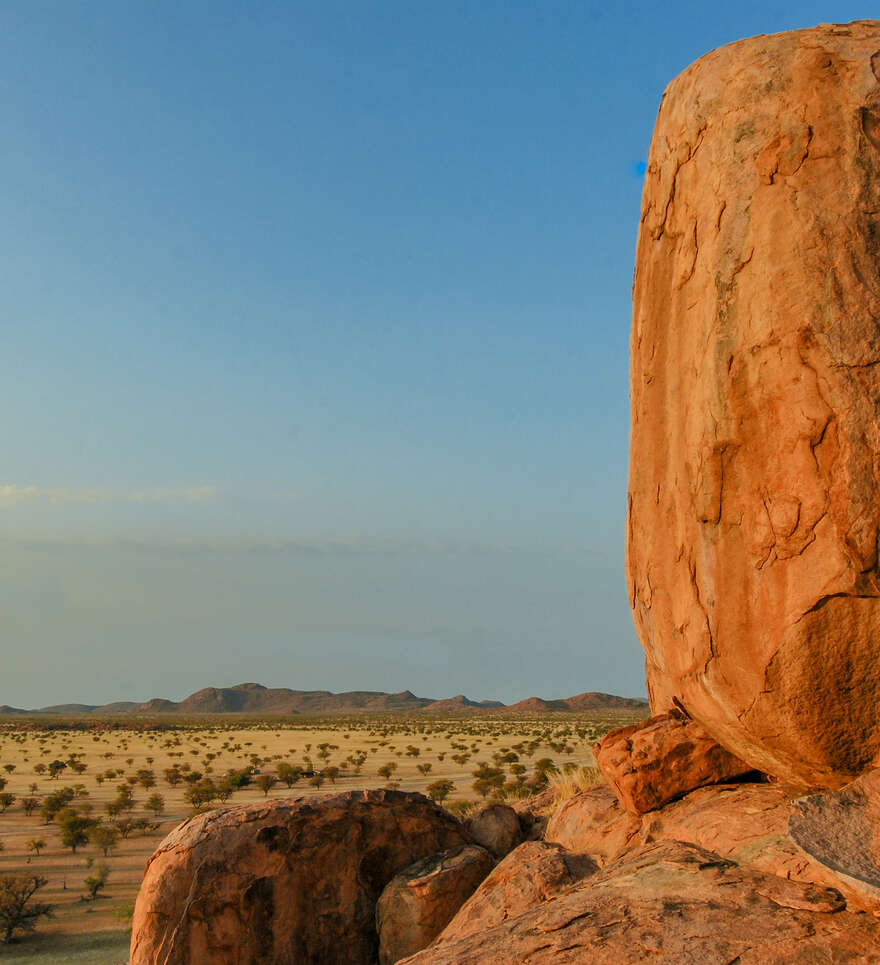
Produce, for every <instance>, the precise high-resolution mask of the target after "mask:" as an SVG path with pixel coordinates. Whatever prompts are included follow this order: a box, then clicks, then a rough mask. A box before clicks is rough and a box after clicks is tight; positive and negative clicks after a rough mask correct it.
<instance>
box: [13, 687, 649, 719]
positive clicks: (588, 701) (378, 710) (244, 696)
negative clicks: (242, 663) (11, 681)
mask: <svg viewBox="0 0 880 965" xmlns="http://www.w3.org/2000/svg"><path fill="white" fill-rule="evenodd" d="M493 711H495V712H502V711H503V712H505V713H540V714H544V713H553V712H562V713H574V712H577V713H585V712H596V713H614V712H630V713H640V712H645V713H647V711H648V702H647V701H646V700H641V699H639V698H635V697H618V696H615V695H614V694H603V693H594V692H591V693H583V694H576V695H575V696H573V697H568V698H566V699H565V700H544V699H542V698H541V697H528V698H526V699H525V700H521V701H519V702H517V703H515V704H510V705H508V704H504V703H502V702H501V701H500V700H471V699H470V698H468V697H465V695H464V694H457V695H456V696H455V697H446V698H442V699H439V700H435V699H433V698H430V697H417V696H416V695H415V694H414V693H412V692H411V691H409V690H403V691H401V692H400V693H396V694H389V693H384V692H383V691H374V690H351V691H347V692H345V693H339V694H336V693H333V692H332V691H329V690H291V689H289V688H287V687H265V686H263V685H262V684H258V683H243V684H236V686H234V687H205V688H203V689H202V690H197V691H196V692H195V693H193V694H190V695H189V696H188V697H185V698H184V699H183V700H180V701H174V700H167V699H166V698H163V697H154V698H152V699H150V700H147V701H144V702H143V703H138V702H137V701H115V702H113V703H109V704H76V703H71V704H53V705H51V706H49V707H39V708H36V709H32V710H27V709H24V708H21V707H12V706H9V705H8V704H4V705H2V706H0V714H6V715H15V714H59V715H64V714H68V715H71V714H77V715H79V714H94V715H102V716H107V715H144V714H185V715H189V714H272V715H275V714H277V715H288V714H316V715H318V714H358V713H364V714H369V713H373V714H394V713H414V712H425V713H438V714H446V713H480V712H482V713H490V712H493Z"/></svg>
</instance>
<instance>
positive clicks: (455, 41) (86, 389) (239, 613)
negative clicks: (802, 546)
mask: <svg viewBox="0 0 880 965" xmlns="http://www.w3.org/2000/svg"><path fill="white" fill-rule="evenodd" d="M869 15H870V11H868V10H866V9H865V7H864V5H858V4H849V3H837V4H831V5H829V4H824V5H820V4H817V3H810V2H806V3H800V4H798V5H791V4H782V3H780V4H775V5H774V4H772V3H771V4H767V3H752V2H746V3H739V4H733V5H727V6H723V5H710V4H704V3H699V4H697V3H680V4H677V5H673V6H672V7H671V8H669V7H667V8H665V9H663V10H661V9H660V7H659V6H658V5H657V4H654V3H637V4H632V5H629V6H626V7H622V6H621V7H620V8H619V9H618V8H615V7H613V6H612V5H606V4H598V3H595V4H591V3H544V2H542V3H519V2H507V3H493V2H480V3H476V2H471V3H455V2H444V3H412V2H384V3H367V2H352V0H348V2H345V3H334V2H322V3H309V4H306V3H279V4H270V3H253V4H247V5H244V4H233V3H227V2H221V0H212V2H210V3H197V2H189V3H174V4H172V3H165V2H151V3H149V4H147V3H128V4H118V3H102V2H97V0H90V2H87V3H77V2H72V0H71V2H65V3H58V2H53V3H40V2H37V0H27V2H12V3H7V4H4V5H3V8H2V10H0V105H2V116H3V117H4V120H5V126H6V137H5V138H4V151H3V154H2V157H0V237H2V244H0V258H2V277H3V284H2V286H0V325H2V335H3V338H2V345H3V351H2V353H0V393H2V395H0V399H2V402H3V403H4V409H5V418H4V419H3V420H2V421H0V447H2V451H3V453H4V456H5V458H4V470H3V474H2V477H0V574H2V578H0V621H2V625H3V638H4V642H5V648H4V650H5V652H4V668H3V676H2V680H3V688H2V692H0V703H3V702H7V703H11V704H16V705H19V706H37V705H41V704H46V703H50V702H54V701H60V700H84V701H93V702H98V701H104V700H110V699H139V698H147V697H150V696H154V695H162V696H168V697H174V698H179V697H182V696H184V695H185V694H186V693H188V692H189V691H191V690H193V689H196V688H197V687H201V686H204V685H208V684H215V685H225V684H233V683H237V682H240V681H242V680H248V679H255V680H259V681H261V682H263V683H266V684H268V685H275V686H290V687H298V688H328V689H332V690H343V689H354V688H374V689H382V690H400V689H403V688H411V689H413V690H414V691H416V692H417V693H421V694H426V695H436V696H444V695H448V694H452V693H457V692H460V691H464V692H466V693H468V694H469V695H472V696H478V697H499V698H501V699H504V700H515V699H518V698H520V697H523V696H527V695H529V694H532V693H539V694H541V695H544V696H548V697H557V696H567V695H570V694H573V693H576V692H579V691H582V690H608V691H613V692H616V693H624V694H635V695H638V694H642V693H644V682H643V675H642V673H643V667H642V655H641V650H640V648H639V646H638V642H637V640H636V637H635V633H634V630H633V627H632V622H631V619H630V615H629V608H628V605H627V601H626V595H625V587H624V578H623V526H624V508H625V497H626V463H627V433H628V399H627V340H628V333H629V322H630V291H631V283H632V270H633V252H634V247H635V236H636V230H637V224H638V211H639V199H640V193H641V175H640V168H639V165H640V163H641V162H643V161H644V160H645V158H646V156H647V151H648V144H649V141H650V136H651V130H652V127H653V124H654V119H655V116H656V111H657V107H658V105H659V101H660V96H661V94H662V90H663V88H664V86H665V85H666V83H668V81H669V80H671V79H672V77H674V76H675V75H676V74H677V73H678V72H679V71H680V70H682V69H683V68H684V67H686V66H687V64H688V63H690V62H691V61H692V60H694V59H696V58H697V57H698V56H700V55H701V54H702V53H704V52H706V51H707V50H709V49H711V48H713V47H716V46H719V45H720V44H723V43H727V42H730V41H733V40H736V39H739V38H741V37H745V36H750V35H752V34H756V33H762V32H765V33H766V32H774V31H778V30H786V29H793V28H797V27H806V26H812V25H814V24H816V23H819V22H827V21H832V20H833V21H844V20H851V19H857V18H859V17H865V16H869Z"/></svg>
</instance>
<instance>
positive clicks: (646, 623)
mask: <svg viewBox="0 0 880 965" xmlns="http://www.w3.org/2000/svg"><path fill="white" fill-rule="evenodd" d="M878 52H880V23H878V22H877V21H860V22H856V23H853V24H849V25H842V26H840V25H838V26H834V25H830V26H829V25H826V26H822V27H817V28H816V29H813V30H799V31H794V32H791V33H785V34H776V35H773V36H760V37H754V38H752V39H750V40H743V41H740V42H738V43H735V44H731V45H729V46H726V47H722V48H720V49H718V50H714V51H712V52H711V53H709V54H707V55H706V56H705V57H702V58H701V59H700V60H698V61H697V62H696V63H695V64H693V65H692V66H690V67H689V68H688V69H687V70H685V71H684V73H682V74H681V75H680V76H679V77H677V78H676V79H675V80H674V81H673V82H672V83H671V84H670V85H669V87H668V88H667V90H666V93H665V95H664V98H663V102H662V104H661V106H660V112H659V116H658V119H657V125H656V128H655V131H654V137H653V141H652V144H651V150H650V155H649V160H648V170H647V175H646V178H645V187H644V194H643V201H642V213H641V226H640V231H639V240H638V249H637V255H636V271H635V280H634V315H633V329H632V341H631V399H632V407H631V408H632V436H631V446H630V479H629V508H628V522H627V555H628V559H627V574H628V582H629V591H630V596H631V601H632V605H633V610H634V616H635V621H636V626H637V628H638V633H639V637H640V639H641V642H642V645H643V646H644V648H645V652H646V656H647V675H648V689H649V694H650V697H651V706H652V710H653V712H654V713H662V712H663V711H666V710H669V709H670V708H671V707H672V706H673V705H674V703H675V701H676V700H677V701H679V702H680V704H681V705H683V706H684V707H685V708H686V710H687V712H688V714H689V715H690V716H691V717H693V718H694V719H695V720H697V721H699V722H700V723H701V724H702V725H703V726H704V727H705V728H706V729H707V730H708V731H709V733H710V734H712V736H713V737H715V738H716V740H718V741H719V742H720V743H721V744H722V745H723V746H725V747H726V748H728V749H729V750H730V751H732V752H733V753H735V754H737V755H738V756H739V757H741V758H742V759H743V760H745V761H747V762H748V763H749V764H751V765H752V766H753V767H755V768H757V769H759V770H761V771H764V772H766V773H769V774H773V775H775V776H777V777H779V778H780V779H783V780H785V781H789V782H792V783H799V784H801V785H802V786H816V787H832V788H833V787H838V786H840V785H842V784H844V783H846V782H848V781H849V780H851V779H852V778H854V777H856V776H858V775H859V774H860V773H862V772H863V771H864V770H866V769H869V768H870V767H872V766H874V763H875V762H876V761H877V760H878V754H880V714H878V713H877V708H878V706H880V570H878V555H877V553H878V525H880V499H878V498H877V491H878V481H880V468H878V461H877V453H878V451H880V401H878V400H880V365H878V364H877V363H878V362H880V336H878V323H877V319H878V318H880V230H878V228H880V214H878V212H880V83H878V78H880V55H878Z"/></svg>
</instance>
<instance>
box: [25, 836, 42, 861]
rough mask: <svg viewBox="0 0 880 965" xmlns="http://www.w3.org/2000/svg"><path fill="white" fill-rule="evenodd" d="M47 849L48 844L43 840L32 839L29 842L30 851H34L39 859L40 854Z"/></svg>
mask: <svg viewBox="0 0 880 965" xmlns="http://www.w3.org/2000/svg"><path fill="white" fill-rule="evenodd" d="M45 847H46V842H45V840H44V839H43V838H30V839H29V840H28V842H27V849H28V851H33V853H34V854H35V855H36V856H37V857H38V858H39V856H40V852H41V851H42V850H43V848H45Z"/></svg>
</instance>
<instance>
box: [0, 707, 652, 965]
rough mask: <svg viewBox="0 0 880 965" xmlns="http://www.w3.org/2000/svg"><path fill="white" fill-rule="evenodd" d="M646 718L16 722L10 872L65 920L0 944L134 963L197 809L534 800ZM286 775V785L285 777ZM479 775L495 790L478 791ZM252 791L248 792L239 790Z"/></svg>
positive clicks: (49, 955) (6, 958) (21, 951)
mask: <svg viewBox="0 0 880 965" xmlns="http://www.w3.org/2000/svg"><path fill="white" fill-rule="evenodd" d="M632 719H635V718H629V717H625V716H607V717H595V716H593V717H587V716H580V715H575V714H552V715H546V716H543V717H530V716H523V715H517V716H507V717H504V716H496V715H485V716H483V715H475V716H462V717H446V718H428V717H423V716H413V717H399V716H387V717H364V716H358V717H347V718H339V717H333V718H323V719H311V720H306V719H302V718H298V719H296V720H295V721H294V720H291V719H290V718H285V719H268V720H262V721H255V720H242V719H240V718H239V719H233V718H216V717H214V718H200V719H186V720H185V719H173V720H172V719H164V720H163V719H155V720H149V721H147V720H135V721H132V720H131V719H130V718H129V719H122V720H109V719H95V718H88V719H82V720H78V721H73V720H71V721H61V720H55V719H48V718H45V717H44V718H31V719H23V718H8V719H5V720H4V721H3V722H2V724H0V779H2V780H3V781H5V782H6V784H5V787H3V788H2V789H0V809H2V813H0V842H2V845H3V847H2V850H0V874H9V873H27V874H38V875H40V876H42V877H44V878H46V879H47V881H48V883H47V884H46V886H45V887H44V888H42V889H41V890H40V892H39V893H38V899H39V900H41V901H44V902H47V903H49V904H50V905H51V906H52V908H53V914H52V917H51V918H45V919H42V920H41V921H40V923H39V925H38V927H37V931H36V933H35V934H33V935H25V936H23V937H22V938H21V940H20V941H17V942H15V943H12V944H10V945H6V946H4V945H2V944H0V961H2V962H4V963H7V962H8V963H15V965H19V963H21V965H23V963H25V962H27V963H48V962H70V963H78V965H98V963H100V965H118V963H122V962H125V961H126V960H127V946H128V931H127V928H128V919H129V917H130V913H131V908H132V906H133V902H134V898H135V895H136V893H137V889H138V886H139V884H140V880H141V876H142V873H143V869H144V865H145V862H146V860H147V858H148V857H149V855H150V854H151V853H152V852H153V851H154V850H155V848H156V846H157V845H158V844H159V842H160V841H161V840H162V838H163V837H164V836H165V835H166V834H167V833H168V832H169V831H170V830H171V829H172V828H173V827H174V826H175V825H177V824H179V823H180V822H181V821H183V820H185V819H186V818H187V817H189V816H190V815H192V814H193V813H194V807H195V806H200V807H228V806H231V805H236V804H246V803H249V802H253V801H259V800H262V799H263V798H264V797H266V796H268V797H289V796H302V795H312V794H323V793H326V792H328V791H345V790H356V789H361V788H367V787H382V786H389V785H390V786H395V787H399V788H400V789H401V790H405V791H421V792H423V793H425V792H427V793H430V794H432V796H434V797H442V796H443V793H444V791H445V792H446V794H447V796H446V797H445V800H444V802H443V803H444V805H445V806H447V807H452V808H454V809H455V808H458V809H460V810H461V809H464V808H466V807H467V805H468V803H469V802H470V803H474V802H477V801H479V800H481V797H483V796H495V797H498V796H524V795H527V794H529V793H531V792H533V791H534V790H535V789H540V788H541V787H542V786H543V784H544V781H545V780H547V779H549V780H551V781H552V780H558V778H556V777H555V776H554V775H555V774H563V773H564V772H565V771H569V772H571V771H573V770H574V769H579V768H581V767H585V766H587V767H589V766H590V765H592V764H593V758H592V753H591V746H592V744H593V742H594V741H595V740H596V739H597V738H598V737H600V736H601V735H602V734H604V733H606V732H607V731H609V730H611V729H613V728H614V727H618V726H621V725H622V724H624V723H627V722H629V721H630V720H632ZM548 762H552V763H551V764H548ZM483 764H484V765H485V767H484V768H483V769H482V771H481V770H480V766H481V765H483ZM61 765H63V766H61ZM291 770H292V773H291ZM475 771H477V772H478V774H477V775H475V774H474V772H475ZM53 772H54V773H53ZM285 772H287V778H286V780H280V779H279V775H280V776H283V775H284V774H285ZM243 775H244V777H243ZM542 775H543V776H542ZM230 776H231V779H230ZM479 776H481V777H482V779H483V783H482V784H481V785H480V786H478V787H477V788H476V789H475V788H474V786H473V785H474V782H475V780H477V777H479ZM273 778H274V783H273ZM242 781H246V782H247V783H243V784H242V786H240V787H236V786H235V785H236V784H239V783H241V782H242ZM261 785H262V786H261ZM450 785H451V786H450ZM65 788H67V789H69V790H67V791H63V789H65ZM121 788H122V789H127V790H120V789H121ZM59 791H62V792H63V795H66V796H67V798H69V800H68V801H66V802H63V803H65V806H66V807H67V808H68V809H71V810H72V812H75V815H76V816H77V817H84V818H86V819H87V822H88V821H92V822H95V823H96V824H99V825H100V826H101V827H103V828H108V829H110V830H109V833H106V832H105V834H104V837H105V839H109V841H110V844H109V845H108V846H107V854H106V856H105V855H104V853H103V850H102V847H101V846H100V845H99V843H98V839H97V835H96V834H95V833H94V831H91V832H89V831H88V830H86V832H85V833H90V834H91V840H90V841H88V842H81V843H80V844H79V845H77V847H76V850H75V851H74V849H73V847H72V846H70V844H69V843H68V845H65V843H64V842H63V840H62V831H63V828H64V818H65V816H68V817H69V816H70V814H71V810H68V811H59V812H58V813H56V815H55V816H54V817H52V815H51V813H50V812H51V810H52V806H51V802H52V801H53V795H54V796H55V798H54V799H57V797H58V795H57V793H56V792H59ZM203 799H206V800H203ZM47 802H48V803H49V807H48V808H47V806H46V805H47ZM28 812H30V813H28ZM59 816H60V818H61V820H60V821H59ZM75 824H76V822H74V826H75ZM114 839H115V840H114ZM40 842H42V844H40ZM105 845H106V840H105ZM102 864H104V865H106V868H107V878H106V884H105V886H104V887H103V888H102V889H101V890H99V891H98V895H97V897H96V898H94V899H91V898H89V897H88V896H87V892H88V888H87V886H86V884H85V879H86V878H89V877H94V876H95V874H96V873H97V872H98V871H100V866H101V865H102Z"/></svg>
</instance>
